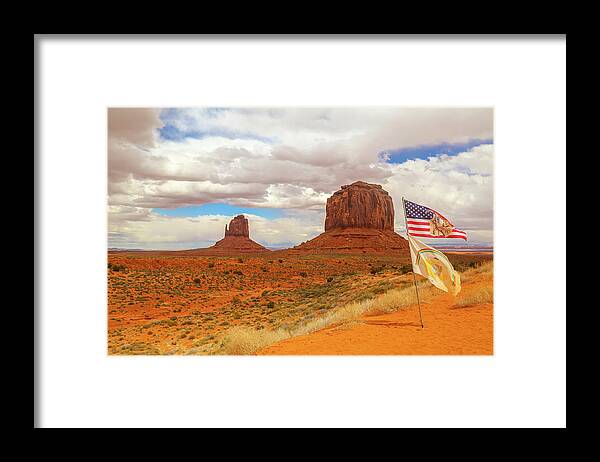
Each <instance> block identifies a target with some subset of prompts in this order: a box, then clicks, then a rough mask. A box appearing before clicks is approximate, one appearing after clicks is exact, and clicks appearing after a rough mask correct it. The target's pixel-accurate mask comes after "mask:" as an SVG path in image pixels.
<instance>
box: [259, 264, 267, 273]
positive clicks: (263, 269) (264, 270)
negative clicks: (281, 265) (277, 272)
mask: <svg viewBox="0 0 600 462" xmlns="http://www.w3.org/2000/svg"><path fill="white" fill-rule="evenodd" d="M260 269H261V270H262V272H263V273H266V272H267V271H269V270H268V269H267V268H266V267H264V266H261V268H260Z"/></svg>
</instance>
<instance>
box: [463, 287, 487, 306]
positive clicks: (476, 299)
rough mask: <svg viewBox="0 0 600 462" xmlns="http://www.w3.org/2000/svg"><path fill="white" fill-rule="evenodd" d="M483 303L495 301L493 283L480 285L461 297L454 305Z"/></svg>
mask: <svg viewBox="0 0 600 462" xmlns="http://www.w3.org/2000/svg"><path fill="white" fill-rule="evenodd" d="M482 303H494V288H493V287H492V286H491V285H490V286H485V287H480V288H478V289H476V290H474V291H472V292H470V293H469V294H468V295H465V296H464V297H461V298H459V299H458V301H457V302H456V303H455V304H454V306H457V307H464V306H473V305H481V304H482Z"/></svg>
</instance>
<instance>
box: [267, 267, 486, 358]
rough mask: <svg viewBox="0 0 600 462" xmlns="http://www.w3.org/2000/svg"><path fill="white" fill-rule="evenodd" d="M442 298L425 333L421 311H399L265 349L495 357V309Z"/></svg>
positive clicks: (429, 306) (426, 308)
mask: <svg viewBox="0 0 600 462" xmlns="http://www.w3.org/2000/svg"><path fill="white" fill-rule="evenodd" d="M489 280H490V279H487V278H478V279H477V280H474V281H472V282H470V283H469V284H463V292H462V293H461V294H462V295H468V294H469V293H470V292H472V291H474V290H477V289H478V288H480V287H481V286H483V285H485V284H489ZM455 301H456V299H455V298H454V297H453V296H451V295H447V294H444V293H442V295H440V296H437V297H435V298H434V299H432V300H431V301H430V302H429V303H424V304H422V305H421V306H422V310H423V319H424V324H425V328H424V329H421V326H420V323H419V313H418V309H417V306H416V305H414V306H410V307H407V308H405V309H402V310H400V311H398V312H395V313H391V314H385V315H379V316H365V317H362V318H360V319H359V320H358V321H355V322H353V323H351V324H348V325H343V326H333V327H330V328H327V329H323V330H320V331H318V332H314V333H312V334H309V335H304V336H301V337H295V338H292V339H289V340H285V341H283V342H280V343H277V344H274V345H271V346H269V347H266V348H264V349H263V350H261V351H260V352H259V353H258V354H264V355H491V354H493V330H494V328H493V304H491V303H486V304H480V305H476V306H469V307H460V308H459V307H456V306H454V304H455Z"/></svg>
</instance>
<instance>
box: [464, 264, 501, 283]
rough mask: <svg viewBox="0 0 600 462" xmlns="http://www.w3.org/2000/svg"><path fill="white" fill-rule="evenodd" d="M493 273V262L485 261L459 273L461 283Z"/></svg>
mask: <svg viewBox="0 0 600 462" xmlns="http://www.w3.org/2000/svg"><path fill="white" fill-rule="evenodd" d="M493 271H494V261H493V260H491V261H486V262H484V263H482V264H481V265H479V266H476V267H475V268H470V269H469V270H467V271H464V272H462V273H460V279H461V282H465V281H470V280H472V279H473V278H474V277H475V276H479V275H484V274H491V273H493Z"/></svg>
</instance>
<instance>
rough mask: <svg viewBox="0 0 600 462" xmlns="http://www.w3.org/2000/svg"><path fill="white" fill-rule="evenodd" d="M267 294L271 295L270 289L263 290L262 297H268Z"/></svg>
mask: <svg viewBox="0 0 600 462" xmlns="http://www.w3.org/2000/svg"><path fill="white" fill-rule="evenodd" d="M267 295H269V291H268V290H263V293H262V294H261V296H262V297H266V296H267Z"/></svg>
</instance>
